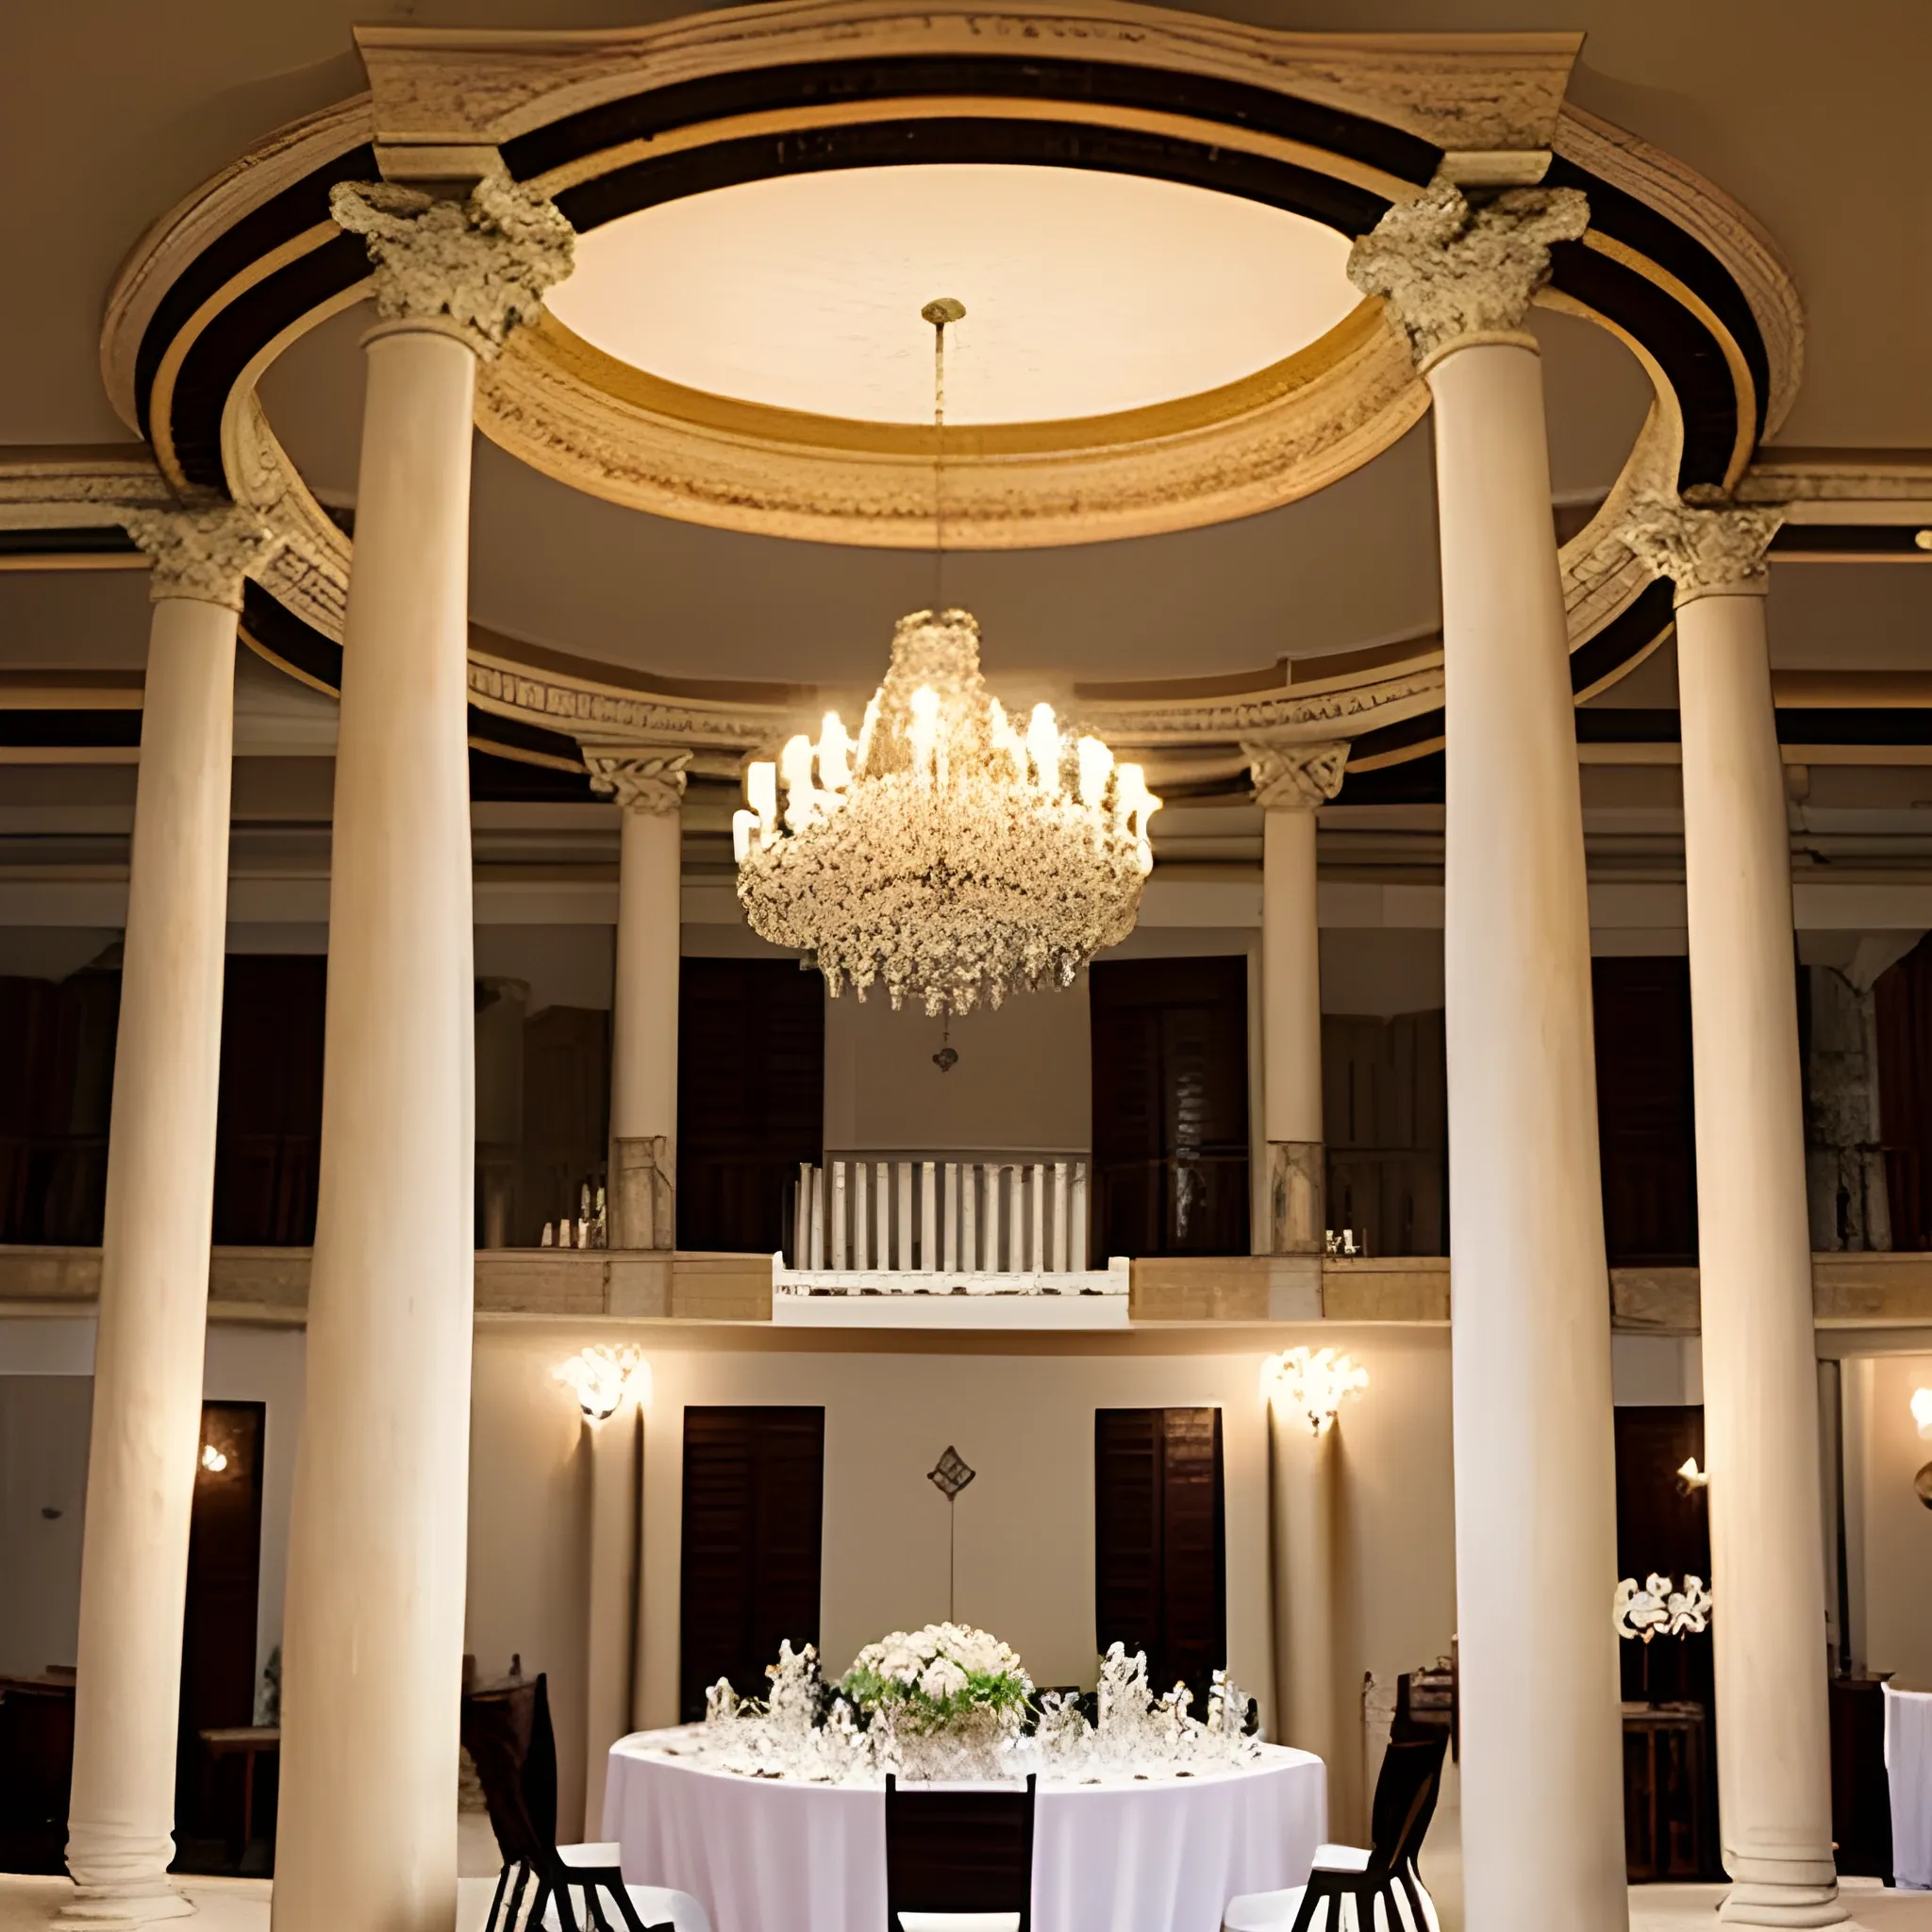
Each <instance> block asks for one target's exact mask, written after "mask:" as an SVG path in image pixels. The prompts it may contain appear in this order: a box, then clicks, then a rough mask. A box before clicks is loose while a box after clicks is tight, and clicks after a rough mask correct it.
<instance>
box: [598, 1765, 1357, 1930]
mask: <svg viewBox="0 0 1932 1932" xmlns="http://www.w3.org/2000/svg"><path fill="white" fill-rule="evenodd" d="M687 1735H688V1734H687V1733H681V1732H678V1731H655V1732H642V1733H639V1734H638V1735H637V1736H634V1737H629V1738H624V1739H621V1740H619V1741H618V1742H617V1743H616V1744H614V1745H613V1746H612V1747H611V1751H610V1771H609V1775H608V1780H607V1782H606V1784H605V1788H604V1836H605V1837H606V1838H607V1839H615V1840H618V1841H619V1842H620V1843H621V1844H622V1845H623V1846H624V1875H625V1877H626V1878H627V1879H629V1880H630V1881H631V1882H632V1883H633V1884H643V1885H668V1886H673V1887H675V1889H676V1890H679V1891H689V1892H691V1893H693V1894H694V1895H695V1896H696V1897H697V1898H698V1899H700V1900H701V1901H702V1902H703V1904H704V1906H705V1907H706V1909H707V1910H708V1911H709V1913H710V1915H711V1925H712V1932H885V1924H886V1806H885V1794H884V1788H883V1786H882V1785H874V1786H870V1787H868V1786H862V1785H839V1786H827V1785H808V1784H791V1783H788V1782H786V1781H784V1780H781V1779H767V1778H752V1777H740V1776H737V1775H735V1774H732V1773H730V1772H722V1771H708V1770H704V1769H701V1768H700V1767H699V1766H698V1765H696V1764H694V1763H692V1762H691V1761H690V1760H689V1759H685V1758H680V1757H675V1756H671V1755H667V1750H666V1747H669V1750H670V1751H671V1752H675V1751H676V1749H677V1747H678V1746H679V1744H680V1743H681V1742H682V1741H683V1739H684V1738H685V1737H686V1736H687ZM1326 1810H1327V1780H1326V1778H1325V1776H1324V1773H1323V1768H1322V1760H1321V1759H1320V1758H1319V1757H1310V1756H1309V1755H1308V1753H1307V1752H1306V1751H1291V1750H1287V1749H1284V1748H1282V1747H1281V1746H1278V1745H1273V1744H1271V1745H1264V1746H1263V1747H1262V1753H1261V1757H1260V1758H1259V1759H1258V1760H1257V1762H1256V1763H1255V1764H1253V1765H1252V1766H1249V1767H1246V1768H1243V1769H1241V1770H1238V1771H1225V1772H1216V1773H1210V1774H1202V1775H1199V1776H1195V1777H1189V1778H1181V1779H1171V1778H1162V1779H1151V1780H1148V1781H1146V1782H1137V1781H1131V1780H1128V1781H1121V1782H1114V1781H1109V1782H1108V1783H1105V1784H1099V1785H1058V1784H1048V1783H1044V1782H1042V1783H1041V1787H1040V1794H1039V1798H1038V1801H1037V1806H1036V1808H1035V1811H1034V1820H1033V1927H1034V1932H1219V1928H1220V1925H1221V1912H1222V1907H1224V1905H1226V1903H1227V1901H1228V1900H1229V1899H1230V1898H1232V1897H1234V1896H1236V1895H1237V1894H1239V1893H1241V1892H1249V1891H1273V1890H1277V1889H1279V1888H1281V1887H1283V1886H1289V1885H1299V1884H1301V1883H1302V1881H1303V1880H1304V1879H1306V1878H1307V1875H1308V1866H1309V1864H1310V1862H1311V1861H1312V1860H1313V1858H1314V1855H1315V1847H1316V1846H1317V1845H1318V1844H1320V1843H1321V1842H1322V1840H1323V1837H1324V1833H1325V1831H1326V1829H1327V1818H1326Z"/></svg>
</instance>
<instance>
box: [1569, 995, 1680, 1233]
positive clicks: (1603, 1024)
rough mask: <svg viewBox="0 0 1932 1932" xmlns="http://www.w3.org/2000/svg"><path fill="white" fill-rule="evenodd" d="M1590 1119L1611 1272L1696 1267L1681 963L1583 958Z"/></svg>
mask: <svg viewBox="0 0 1932 1932" xmlns="http://www.w3.org/2000/svg"><path fill="white" fill-rule="evenodd" d="M1590 967H1591V974H1590V977H1591V997H1592V999H1593V1001H1594V1003H1595V1010H1596V1118H1597V1140H1598V1148H1599V1154H1600V1157H1601V1159H1602V1162H1603V1188H1604V1239H1605V1241H1606V1243H1607V1246H1608V1249H1609V1257H1610V1265H1611V1266H1612V1267H1626V1268H1689V1267H1691V1266H1694V1265H1695V1263H1696V1260H1697V1141H1696V1122H1695V1116H1694V1112H1693V1092H1692V1088H1691V962H1690V961H1689V960H1688V959H1683V958H1628V959H1592V960H1591V962H1590Z"/></svg>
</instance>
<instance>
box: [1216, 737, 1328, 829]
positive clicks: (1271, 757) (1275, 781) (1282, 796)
mask: <svg viewBox="0 0 1932 1932" xmlns="http://www.w3.org/2000/svg"><path fill="white" fill-rule="evenodd" d="M1241 756H1242V757H1243V758H1246V759H1247V761H1248V771H1249V773H1250V774H1252V776H1253V778H1254V781H1255V803H1256V804H1257V805H1258V806H1259V807H1260V808H1261V809H1262V810H1263V811H1313V810H1314V809H1315V808H1316V807H1317V806H1320V805H1325V804H1326V803H1327V801H1328V800H1329V799H1331V798H1333V797H1334V796H1335V794H1336V793H1337V792H1338V791H1341V780H1342V778H1343V776H1344V775H1345V774H1346V773H1347V770H1348V742H1347V741H1346V740H1345V739H1343V740H1339V741H1337V740H1330V741H1327V742H1326V743H1315V744H1257V743H1246V744H1243V745H1242V746H1241Z"/></svg>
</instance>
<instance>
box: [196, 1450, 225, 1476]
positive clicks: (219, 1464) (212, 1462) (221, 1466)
mask: <svg viewBox="0 0 1932 1932" xmlns="http://www.w3.org/2000/svg"><path fill="white" fill-rule="evenodd" d="M201 1466H202V1468H204V1469H205V1470H207V1471H208V1474H210V1475H220V1474H221V1473H222V1472H223V1470H225V1469H226V1468H227V1466H228V1458H227V1457H225V1456H224V1455H223V1454H222V1452H221V1451H220V1450H219V1449H217V1448H216V1447H215V1445H214V1444H213V1443H212V1442H204V1443H203V1444H202V1445H201Z"/></svg>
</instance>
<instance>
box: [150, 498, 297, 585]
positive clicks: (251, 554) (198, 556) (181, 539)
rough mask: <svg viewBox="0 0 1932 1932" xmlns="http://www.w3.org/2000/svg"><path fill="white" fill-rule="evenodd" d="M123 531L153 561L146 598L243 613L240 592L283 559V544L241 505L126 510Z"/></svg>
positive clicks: (259, 519)
mask: <svg viewBox="0 0 1932 1932" xmlns="http://www.w3.org/2000/svg"><path fill="white" fill-rule="evenodd" d="M120 520H121V526H122V528H123V529H125V531H126V532H127V534H128V535H129V536H130V537H132V538H133V539H134V541H135V542H136V543H137V544H138V545H139V546H140V547H141V548H142V550H143V551H145V552H146V553H147V555H148V556H149V557H150V558H153V559H154V570H153V573H152V575H151V576H150V578H149V581H148V595H149V597H150V598H151V599H152V600H153V601H154V602H155V603H157V604H158V603H160V602H161V601H162V599H163V598H167V597H185V598H190V599H192V600H193V601H194V602H196V603H200V604H219V605H221V606H222V607H223V608H225V609H228V610H240V609H241V608H242V585H243V583H244V582H245V581H246V580H247V579H248V578H249V577H251V576H258V575H260V573H261V572H262V571H264V570H265V569H267V567H268V566H269V565H270V564H271V563H272V562H274V561H275V558H276V557H277V556H278V555H279V554H280V552H281V549H282V545H283V541H284V540H283V539H282V538H281V537H279V536H276V535H275V534H274V533H273V532H271V530H270V529H269V526H268V525H267V524H266V523H264V522H263V521H262V519H261V518H260V517H258V516H257V515H256V514H255V512H254V511H253V510H248V509H243V508H241V507H240V506H239V505H237V504H229V503H225V504H219V505H214V506H211V507H209V508H195V509H144V508H134V507H132V506H130V507H128V508H125V509H124V510H122V512H121V519H120Z"/></svg>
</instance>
